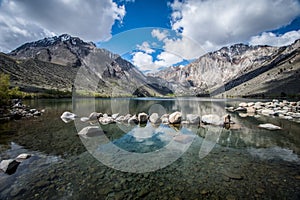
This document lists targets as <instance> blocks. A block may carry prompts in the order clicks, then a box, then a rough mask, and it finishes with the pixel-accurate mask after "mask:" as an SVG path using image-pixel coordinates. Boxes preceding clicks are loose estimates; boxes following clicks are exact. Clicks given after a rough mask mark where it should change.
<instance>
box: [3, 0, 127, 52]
mask: <svg viewBox="0 0 300 200" xmlns="http://www.w3.org/2000/svg"><path fill="white" fill-rule="evenodd" d="M124 16H125V7H124V5H123V6H118V5H117V4H116V3H114V2H112V0H101V1H97V0H90V1H81V0H51V1H40V0H26V1H24V0H3V1H2V2H1V4H0V24H1V26H0V51H5V52H7V51H10V50H12V49H14V48H16V47H17V46H19V45H21V44H22V43H24V42H28V41H32V40H37V39H41V38H43V37H49V36H53V35H59V34H62V33H68V34H71V35H74V36H78V37H80V38H82V39H84V40H87V41H99V40H105V39H108V38H109V37H111V27H112V25H113V24H114V23H115V21H116V20H119V21H120V22H121V23H122V19H123V17H124Z"/></svg>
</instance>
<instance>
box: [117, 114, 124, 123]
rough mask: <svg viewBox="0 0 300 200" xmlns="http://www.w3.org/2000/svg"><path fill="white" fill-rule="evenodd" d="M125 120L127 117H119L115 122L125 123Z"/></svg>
mask: <svg viewBox="0 0 300 200" xmlns="http://www.w3.org/2000/svg"><path fill="white" fill-rule="evenodd" d="M124 119H125V117H124V116H123V115H121V116H118V117H117V118H116V119H115V121H116V122H124Z"/></svg>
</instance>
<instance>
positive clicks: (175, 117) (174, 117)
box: [169, 111, 182, 124]
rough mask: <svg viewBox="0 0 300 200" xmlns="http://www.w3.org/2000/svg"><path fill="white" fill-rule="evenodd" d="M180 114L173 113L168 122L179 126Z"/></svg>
mask: <svg viewBox="0 0 300 200" xmlns="http://www.w3.org/2000/svg"><path fill="white" fill-rule="evenodd" d="M181 118H182V114H181V112H178V111H176V112H173V113H172V114H170V116H169V122H170V124H179V123H180V122H181Z"/></svg>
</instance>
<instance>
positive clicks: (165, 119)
mask: <svg viewBox="0 0 300 200" xmlns="http://www.w3.org/2000/svg"><path fill="white" fill-rule="evenodd" d="M160 119H161V122H162V123H164V124H169V114H164V115H162V116H161V117H160Z"/></svg>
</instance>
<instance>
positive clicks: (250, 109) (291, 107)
mask: <svg viewBox="0 0 300 200" xmlns="http://www.w3.org/2000/svg"><path fill="white" fill-rule="evenodd" d="M226 110H228V111H230V112H235V111H236V112H245V113H247V115H246V116H255V115H257V114H259V115H264V116H276V117H279V118H282V119H288V120H297V119H300V101H298V102H289V101H287V100H283V101H279V100H277V99H274V100H272V101H269V102H249V103H246V102H242V103H240V104H239V107H237V108H234V107H226Z"/></svg>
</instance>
